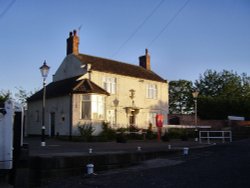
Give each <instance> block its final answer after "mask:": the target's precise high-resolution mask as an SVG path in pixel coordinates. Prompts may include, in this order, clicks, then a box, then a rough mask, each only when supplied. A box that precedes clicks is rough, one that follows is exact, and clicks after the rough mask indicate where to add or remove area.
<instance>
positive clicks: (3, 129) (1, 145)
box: [0, 101, 14, 169]
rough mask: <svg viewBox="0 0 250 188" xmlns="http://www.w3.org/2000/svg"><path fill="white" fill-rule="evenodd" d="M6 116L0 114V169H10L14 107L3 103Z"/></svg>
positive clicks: (7, 102) (8, 102) (9, 102)
mask: <svg viewBox="0 0 250 188" xmlns="http://www.w3.org/2000/svg"><path fill="white" fill-rule="evenodd" d="M5 110H6V114H5V115H3V114H0V169H12V160H13V123H14V107H13V103H12V102H11V101H6V102H5Z"/></svg>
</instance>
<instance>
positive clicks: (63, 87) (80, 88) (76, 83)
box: [28, 77, 109, 102]
mask: <svg viewBox="0 0 250 188" xmlns="http://www.w3.org/2000/svg"><path fill="white" fill-rule="evenodd" d="M77 79H78V77H73V78H68V79H65V80H60V81H57V82H51V83H50V84H49V85H47V86H46V98H55V97H60V96H66V95H69V94H71V93H82V94H84V93H96V94H104V95H109V93H108V92H107V91H105V90H104V89H102V88H101V87H99V86H98V85H96V84H95V83H93V82H91V81H90V80H88V79H84V80H77ZM42 97H43V89H41V90H40V91H38V92H37V93H35V94H34V95H32V96H31V97H29V98H28V102H30V101H36V100H42Z"/></svg>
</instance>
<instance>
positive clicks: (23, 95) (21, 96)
mask: <svg viewBox="0 0 250 188" xmlns="http://www.w3.org/2000/svg"><path fill="white" fill-rule="evenodd" d="M16 89H17V90H18V93H16V94H15V97H16V100H17V102H19V103H20V104H22V105H23V106H25V105H26V102H27V98H29V97H30V96H31V95H32V94H33V92H31V91H30V92H28V91H26V90H25V89H23V88H22V87H18V88H16Z"/></svg>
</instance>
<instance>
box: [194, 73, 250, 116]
mask: <svg viewBox="0 0 250 188" xmlns="http://www.w3.org/2000/svg"><path fill="white" fill-rule="evenodd" d="M195 86H196V88H197V89H198V90H199V97H198V115H199V117H200V118H203V119H227V116H229V115H235V116H244V117H249V114H250V113H249V111H250V110H249V107H250V77H248V76H247V74H245V73H243V74H242V75H238V74H237V73H236V72H233V71H226V70H223V71H222V72H217V71H212V70H207V71H206V72H205V73H204V74H203V75H200V79H199V80H196V82H195Z"/></svg>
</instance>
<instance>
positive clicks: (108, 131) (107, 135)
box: [99, 122, 116, 141]
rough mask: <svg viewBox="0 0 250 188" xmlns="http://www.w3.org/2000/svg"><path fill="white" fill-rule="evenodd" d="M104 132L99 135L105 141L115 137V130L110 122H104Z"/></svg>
mask: <svg viewBox="0 0 250 188" xmlns="http://www.w3.org/2000/svg"><path fill="white" fill-rule="evenodd" d="M102 130H103V131H102V132H101V133H100V135H99V137H100V138H101V140H103V141H110V140H114V139H115V136H116V134H115V130H114V129H112V128H111V127H109V124H108V123H106V122H103V124H102Z"/></svg>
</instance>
